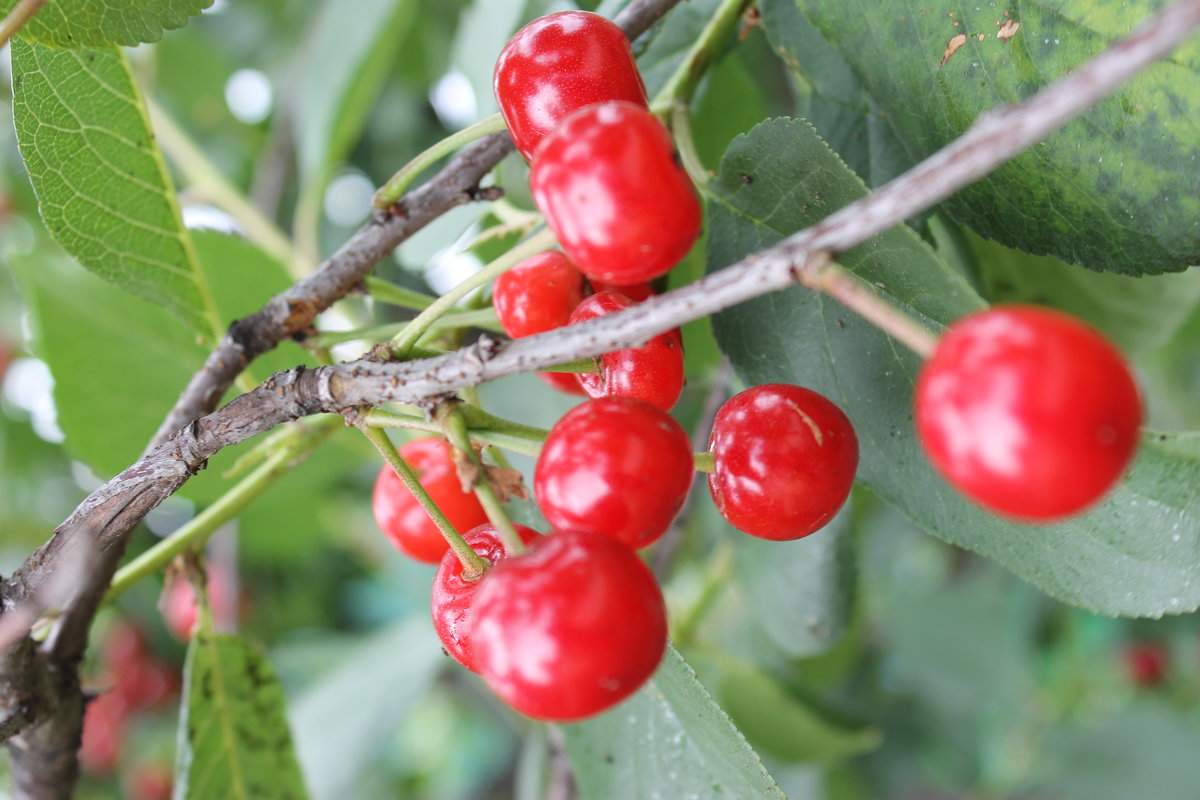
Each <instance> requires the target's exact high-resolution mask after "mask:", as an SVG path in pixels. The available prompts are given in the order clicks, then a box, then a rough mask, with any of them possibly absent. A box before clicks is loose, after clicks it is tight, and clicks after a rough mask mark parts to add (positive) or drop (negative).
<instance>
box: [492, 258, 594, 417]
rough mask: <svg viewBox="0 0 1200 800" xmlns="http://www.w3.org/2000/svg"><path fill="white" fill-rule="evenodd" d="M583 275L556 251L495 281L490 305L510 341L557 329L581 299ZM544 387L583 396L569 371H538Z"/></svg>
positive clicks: (515, 268) (525, 263)
mask: <svg viewBox="0 0 1200 800" xmlns="http://www.w3.org/2000/svg"><path fill="white" fill-rule="evenodd" d="M583 290H584V281H583V273H581V272H580V271H579V269H578V268H577V267H576V266H575V264H574V263H572V261H571V259H570V258H568V257H567V256H566V254H565V253H562V252H560V251H558V250H547V251H546V252H544V253H538V254H537V255H535V256H531V257H530V258H527V259H525V260H524V261H522V262H521V263H520V264H517V266H515V267H513V268H512V269H511V270H509V271H508V272H506V273H504V274H503V275H501V276H500V277H499V278H497V279H496V284H495V286H494V287H493V289H492V306H493V308H495V309H496V317H497V318H498V319H499V320H500V326H501V327H502V328H504V332H505V333H507V334H508V335H509V336H511V337H513V338H514V339H517V338H520V337H522V336H532V335H533V334H535V333H543V332H545V331H550V330H554V329H555V328H561V327H562V326H563V325H566V324H567V321H568V320H569V319H570V317H571V312H572V311H574V310H575V307H576V306H578V305H579V303H580V301H582V300H583ZM538 376H539V377H540V378H541V379H542V381H543V382H544V383H546V384H547V385H548V386H550V387H552V388H554V389H557V390H559V391H561V392H567V393H569V394H583V393H584V391H583V389H582V388H581V387H580V385H579V381H578V380H577V379H576V377H575V376H574V375H573V374H571V373H569V372H539V373H538Z"/></svg>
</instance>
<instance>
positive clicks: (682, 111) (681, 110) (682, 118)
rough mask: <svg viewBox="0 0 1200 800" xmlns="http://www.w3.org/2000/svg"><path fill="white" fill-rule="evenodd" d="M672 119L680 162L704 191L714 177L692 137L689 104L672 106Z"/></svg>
mask: <svg viewBox="0 0 1200 800" xmlns="http://www.w3.org/2000/svg"><path fill="white" fill-rule="evenodd" d="M670 119H671V126H670V127H671V133H672V134H674V137H675V146H676V147H677V148H679V160H680V161H682V162H683V168H684V169H685V170H687V174H688V177H689V178H691V179H692V183H694V184H696V186H698V187H699V188H700V189H701V190H703V189H704V188H705V187H707V186H708V182H709V180H711V179H712V175H710V174H709V172H708V170H707V169H705V168H704V164H703V163H702V162H701V161H700V154H699V153H698V152H696V140H695V139H694V138H693V137H692V118H691V114H690V112H689V111H688V107H687V103H682V102H681V103H676V104H675V105H673V106H671V117H670Z"/></svg>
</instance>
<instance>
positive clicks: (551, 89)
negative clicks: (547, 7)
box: [493, 11, 646, 161]
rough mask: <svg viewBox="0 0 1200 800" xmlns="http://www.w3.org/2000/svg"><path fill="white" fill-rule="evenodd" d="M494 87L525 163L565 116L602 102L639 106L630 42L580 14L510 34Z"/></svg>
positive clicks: (640, 88) (641, 92) (642, 93)
mask: <svg viewBox="0 0 1200 800" xmlns="http://www.w3.org/2000/svg"><path fill="white" fill-rule="evenodd" d="M493 85H494V89H495V92H496V102H497V103H499V105H500V112H501V113H502V114H503V115H504V121H505V122H506V123H507V124H508V132H509V133H510V134H511V135H512V140H513V143H514V144H516V146H517V150H518V151H520V153H521V155H523V156H525V160H527V161H528V160H530V159H532V158H533V152H534V150H536V149H537V146H538V144H539V143H540V142H541V141H542V138H543V137H544V136H545V135H546V134H548V133H550V131H552V130H553V129H554V128H555V126H557V125H558V123H559V122H561V121H562V119H563V118H564V117H565V116H567V115H568V114H570V113H571V112H572V111H575V110H577V109H580V108H583V107H584V106H590V105H591V104H593V103H599V102H602V101H604V100H627V101H629V102H631V103H637V104H639V105H641V106H643V107H644V106H645V105H646V87H645V86H644V85H643V84H642V76H641V75H640V74H638V70H637V65H636V64H635V63H634V61H633V50H632V49H631V48H630V47H629V39H627V38H626V37H625V33H624V32H623V31H622V30H621V29H620V28H618V27H617V26H616V25H614V24H613V23H612V22H610V21H609V20H607V19H605V18H604V17H602V16H600V15H599V14H592V13H589V12H587V11H563V12H560V13H558V14H550V15H548V16H545V17H542V18H540V19H536V20H534V21H533V22H531V23H529V24H528V25H526V26H525V27H524V28H522V29H521V30H519V31H517V33H516V35H514V36H513V38H512V39H511V40H509V42H508V44H507V45H505V46H504V49H503V50H502V51H500V57H499V58H498V59H497V60H496V71H495V75H494V79H493Z"/></svg>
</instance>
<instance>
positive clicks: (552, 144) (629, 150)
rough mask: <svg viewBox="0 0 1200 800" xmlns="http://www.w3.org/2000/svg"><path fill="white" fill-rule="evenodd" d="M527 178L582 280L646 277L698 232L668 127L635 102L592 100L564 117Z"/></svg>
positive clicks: (694, 205) (674, 258)
mask: <svg viewBox="0 0 1200 800" xmlns="http://www.w3.org/2000/svg"><path fill="white" fill-rule="evenodd" d="M529 186H530V189H531V190H532V191H533V199H534V201H535V202H536V203H537V206H538V208H539V209H541V211H542V213H543V214H544V215H545V217H546V222H547V223H548V224H549V226H550V228H551V229H552V230H553V231H554V233H555V235H556V236H557V237H558V241H559V243H560V244H561V245H562V248H563V250H565V251H566V252H567V255H569V256H571V258H572V259H573V260H574V261H575V264H576V265H577V266H578V267H579V269H580V270H581V271H582V272H583V274H585V275H587V276H588V277H589V278H594V279H596V280H600V281H608V282H610V283H618V284H625V285H628V284H635V283H642V282H644V281H649V280H651V279H653V278H656V277H658V276H659V275H662V274H663V273H665V272H666V271H667V270H669V269H670V268H671V267H673V266H675V264H677V263H678V262H679V261H680V259H682V258H683V257H684V256H685V255H687V252H688V250H690V249H691V247H692V243H693V242H695V241H696V237H697V236H699V235H700V219H701V214H700V202H699V200H697V198H696V192H695V190H693V188H692V182H691V180H690V179H689V178H688V175H687V173H686V172H685V171H684V169H683V167H681V166H680V165H679V162H678V161H677V160H676V156H675V148H674V145H673V144H672V142H671V136H670V134H669V133H667V129H666V128H664V127H663V125H662V123H661V122H659V121H658V119H657V118H656V117H655V116H654V115H653V114H651V113H650V112H649V111H647V110H646V109H644V108H641V107H639V106H635V105H633V104H632V103H625V102H608V103H599V104H597V105H594V106H588V107H587V108H582V109H580V110H579V111H576V112H575V113H574V114H571V115H570V116H569V117H567V118H566V119H564V120H563V121H562V123H561V124H560V125H559V126H558V127H557V128H555V129H554V131H553V132H552V133H550V135H549V136H547V137H546V138H545V139H544V140H542V144H541V146H539V147H538V150H537V153H535V154H534V157H533V167H532V170H531V171H530V175H529Z"/></svg>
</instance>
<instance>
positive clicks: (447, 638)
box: [429, 523, 540, 672]
mask: <svg viewBox="0 0 1200 800" xmlns="http://www.w3.org/2000/svg"><path fill="white" fill-rule="evenodd" d="M513 527H514V528H516V529H517V533H518V534H519V535H520V537H521V541H523V542H525V544H529V543H530V542H532V541H533V540H534V539H536V538H538V537H539V536H540V534H539V533H538V532H537V531H535V530H534V529H533V528H527V527H525V526H524V525H513ZM463 538H464V539H466V540H467V544H469V545H471V549H472V550H474V551H475V552H476V553H478V554H479V555H480V556H482V557H483V558H485V559H487V560H488V561H489V562H490V563H491V564H492V565H493V566H494V565H496V564H498V563H500V561H502V560H503V559H504V557H505V555H506V553H505V550H504V545H503V544H502V543H501V541H500V534H499V533H497V532H496V526H494V525H492V524H491V523H487V524H484V525H480V526H479V527H477V528H472V529H471V530H469V531H467V532H466V533H464V534H463ZM462 575H463V566H462V562H461V561H459V560H458V556H457V555H455V554H454V552H453V551H447V552H446V555H444V556H442V561H441V563H440V564H439V565H438V570H437V574H436V575H435V576H434V578H433V591H432V593H431V597H430V602H429V607H430V611H431V612H432V614H433V629H434V630H435V631H437V635H438V638H439V639H441V640H442V647H444V648H445V650H446V652H447V653H448V654H449V655H450V656H451V657H452V658H453V659H454V660H455V661H457V662H458V663H460V664H462V665H463V666H464V667H466V668H467V669H469V670H471V671H472V672H478V671H479V670H478V669H476V668H475V659H474V658H473V657H472V655H471V636H470V619H471V614H470V612H471V601H472V600H474V599H475V592H476V591H477V590H478V589H479V585H480V584H481V583H482V582H483V580H484V579H486V578H487V574H486V573H485V574H484V575H483V576H482V577H481V578H478V579H476V580H473V581H468V580H464V579H463V576H462Z"/></svg>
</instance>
